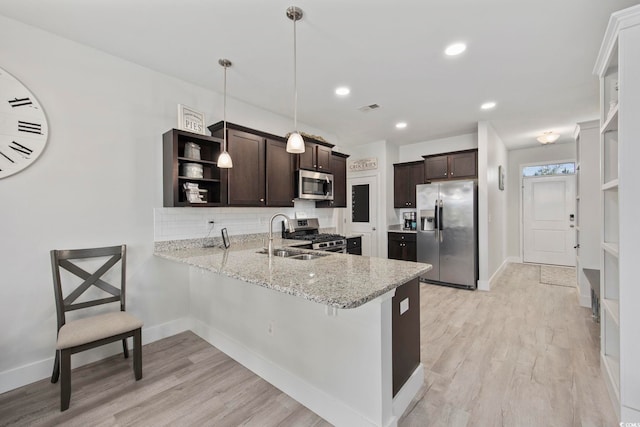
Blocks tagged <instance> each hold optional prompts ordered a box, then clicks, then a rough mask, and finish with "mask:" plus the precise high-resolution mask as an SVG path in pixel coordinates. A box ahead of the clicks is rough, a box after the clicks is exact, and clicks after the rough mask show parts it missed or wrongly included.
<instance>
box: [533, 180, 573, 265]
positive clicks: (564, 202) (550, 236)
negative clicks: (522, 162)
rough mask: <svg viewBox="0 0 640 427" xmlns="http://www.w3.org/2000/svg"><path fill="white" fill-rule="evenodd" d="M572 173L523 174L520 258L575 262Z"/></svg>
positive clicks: (553, 263)
mask: <svg viewBox="0 0 640 427" xmlns="http://www.w3.org/2000/svg"><path fill="white" fill-rule="evenodd" d="M575 182H576V181H575V175H554V176H544V177H524V178H523V195H522V200H523V206H522V207H523V211H522V218H523V238H524V245H523V260H524V262H533V263H539V264H552V265H566V266H575V265H576V252H575V248H574V246H575V240H576V236H575V228H574V227H575V200H576V185H575Z"/></svg>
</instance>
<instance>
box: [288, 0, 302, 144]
mask: <svg viewBox="0 0 640 427" xmlns="http://www.w3.org/2000/svg"><path fill="white" fill-rule="evenodd" d="M302 15H303V13H302V9H300V8H299V7H296V6H290V7H288V8H287V18H289V19H291V20H292V21H293V132H292V133H291V134H290V135H289V138H288V139H287V152H289V153H304V139H302V135H300V132H298V80H297V78H298V76H297V69H296V62H297V61H296V59H297V58H296V21H299V20H300V19H302Z"/></svg>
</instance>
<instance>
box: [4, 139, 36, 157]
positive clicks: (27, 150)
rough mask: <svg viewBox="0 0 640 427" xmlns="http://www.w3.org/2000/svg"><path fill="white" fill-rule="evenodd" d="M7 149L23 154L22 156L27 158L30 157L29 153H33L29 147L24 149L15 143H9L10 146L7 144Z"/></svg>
mask: <svg viewBox="0 0 640 427" xmlns="http://www.w3.org/2000/svg"><path fill="white" fill-rule="evenodd" d="M9 148H11V149H12V150H14V151H17V152H18V153H21V154H23V157H24V156H29V155H31V153H33V150H32V149H31V148H29V147H25V146H24V145H22V144H19V143H17V142H15V141H11V144H9Z"/></svg>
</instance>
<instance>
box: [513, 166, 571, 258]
mask: <svg viewBox="0 0 640 427" xmlns="http://www.w3.org/2000/svg"><path fill="white" fill-rule="evenodd" d="M569 162H573V163H575V162H576V159H575V158H574V159H564V160H562V159H561V160H539V161H537V162H528V163H520V165H519V166H518V185H519V188H520V191H519V192H518V193H519V199H520V216H519V218H518V225H519V227H518V228H519V229H520V262H521V263H523V262H524V177H523V176H522V171H523V170H524V168H526V167H529V166H538V165H544V164H547V165H551V164H556V163H569ZM576 167H577V165H576ZM576 175H577V174H573V176H576ZM576 184H577V183H576Z"/></svg>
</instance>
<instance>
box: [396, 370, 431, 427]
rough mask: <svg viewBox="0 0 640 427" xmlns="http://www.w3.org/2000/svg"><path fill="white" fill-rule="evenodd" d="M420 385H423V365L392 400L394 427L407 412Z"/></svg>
mask: <svg viewBox="0 0 640 427" xmlns="http://www.w3.org/2000/svg"><path fill="white" fill-rule="evenodd" d="M422 384H424V365H423V364H422V363H421V364H419V365H418V367H417V368H416V370H415V371H413V374H411V376H410V377H409V379H408V380H407V382H406V383H404V385H403V386H402V388H401V389H400V390H399V391H398V393H397V394H396V397H394V398H393V417H394V419H395V421H394V423H393V424H394V425H397V424H398V420H399V419H400V417H402V415H403V414H404V411H406V410H407V408H408V407H409V405H410V404H411V401H413V398H414V397H416V394H418V391H419V390H420V387H422Z"/></svg>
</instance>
